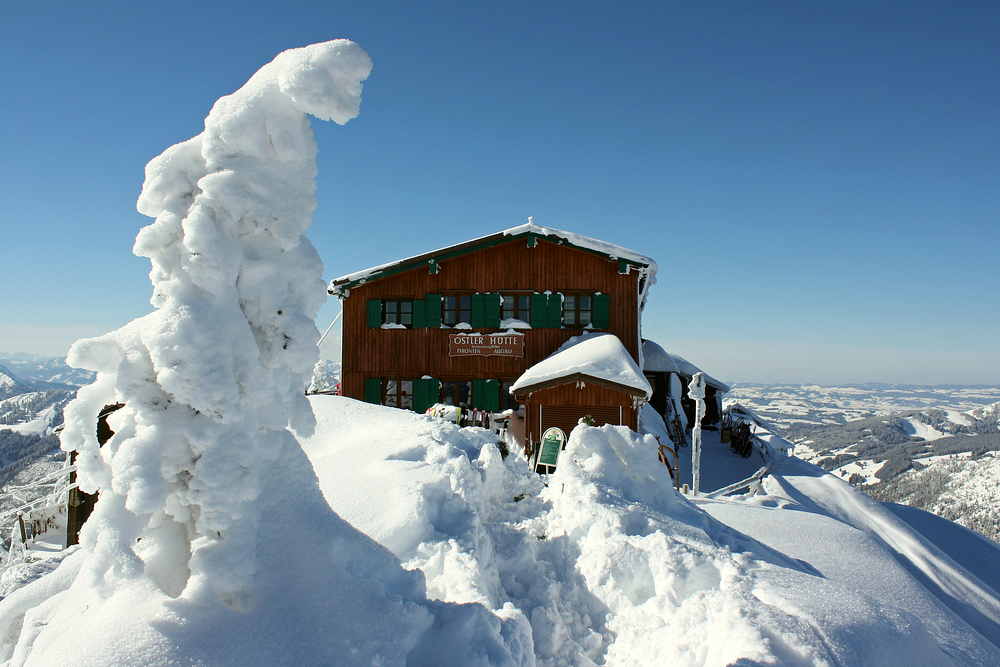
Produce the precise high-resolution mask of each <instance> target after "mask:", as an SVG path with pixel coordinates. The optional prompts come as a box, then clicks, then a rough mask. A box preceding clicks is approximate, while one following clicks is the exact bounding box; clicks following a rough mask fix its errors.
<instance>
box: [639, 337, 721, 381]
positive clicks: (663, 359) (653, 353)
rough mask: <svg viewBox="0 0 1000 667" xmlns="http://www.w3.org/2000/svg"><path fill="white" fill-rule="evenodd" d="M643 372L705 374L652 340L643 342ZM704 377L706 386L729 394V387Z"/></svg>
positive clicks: (689, 375) (707, 376) (709, 376)
mask: <svg viewBox="0 0 1000 667" xmlns="http://www.w3.org/2000/svg"><path fill="white" fill-rule="evenodd" d="M642 370H643V371H644V372H647V373H677V374H678V375H683V376H685V377H694V374H695V373H704V371H702V370H701V369H700V368H698V367H697V366H695V365H694V364H692V363H691V362H690V361H688V360H687V359H685V358H684V357H681V356H679V355H676V354H673V353H670V352H667V351H666V350H664V349H663V348H662V347H660V346H659V345H658V344H656V343H654V342H653V341H651V340H644V341H642ZM704 377H705V384H707V385H709V386H710V387H715V388H716V389H717V390H719V391H721V392H722V393H724V394H725V393H727V392H729V386H728V385H726V384H724V383H722V382H719V381H718V380H716V379H715V378H713V377H712V376H711V375H709V374H708V373H705V375H704Z"/></svg>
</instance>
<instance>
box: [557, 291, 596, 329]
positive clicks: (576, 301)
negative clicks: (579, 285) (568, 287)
mask: <svg viewBox="0 0 1000 667" xmlns="http://www.w3.org/2000/svg"><path fill="white" fill-rule="evenodd" d="M595 295H596V292H563V293H562V325H563V327H565V328H567V329H586V328H588V327H590V328H591V329H594V328H596V327H595V325H594V296H595ZM584 298H585V299H587V300H588V301H589V303H590V306H589V307H588V308H581V307H580V300H581V299H584ZM570 300H572V303H573V306H572V307H567V304H569V303H570ZM567 313H572V315H573V320H574V321H573V323H572V324H570V323H569V322H567V321H566V320H567V318H566V314H567ZM581 313H586V314H587V322H586V323H585V324H580V319H581V317H580V314H581Z"/></svg>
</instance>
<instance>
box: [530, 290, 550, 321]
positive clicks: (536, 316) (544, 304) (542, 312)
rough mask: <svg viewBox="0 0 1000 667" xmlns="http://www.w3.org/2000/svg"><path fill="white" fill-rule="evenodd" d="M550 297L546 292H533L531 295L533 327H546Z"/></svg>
mask: <svg viewBox="0 0 1000 667" xmlns="http://www.w3.org/2000/svg"><path fill="white" fill-rule="evenodd" d="M548 313H549V307H548V297H547V296H546V295H545V294H538V293H535V294H532V295H531V322H529V323H528V324H530V325H531V326H532V328H535V329H544V328H545V327H546V326H548V325H547V324H546V322H547V320H548Z"/></svg>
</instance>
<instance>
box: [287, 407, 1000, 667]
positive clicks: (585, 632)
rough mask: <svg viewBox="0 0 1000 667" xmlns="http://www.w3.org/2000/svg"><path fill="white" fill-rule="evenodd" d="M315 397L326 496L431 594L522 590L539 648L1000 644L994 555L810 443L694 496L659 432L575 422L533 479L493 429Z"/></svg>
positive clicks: (766, 654)
mask: <svg viewBox="0 0 1000 667" xmlns="http://www.w3.org/2000/svg"><path fill="white" fill-rule="evenodd" d="M311 402H312V405H313V408H314V410H315V412H316V414H317V418H318V427H317V430H316V434H315V435H314V436H312V437H311V438H309V439H307V440H305V441H304V447H305V449H306V451H307V454H308V455H309V457H310V460H311V461H312V462H313V465H314V467H315V469H316V471H317V474H318V476H319V479H320V485H321V488H322V489H323V493H324V495H325V496H326V498H327V500H328V501H329V502H330V504H331V506H332V507H333V508H334V509H336V511H337V512H338V513H339V514H341V515H342V516H344V517H345V518H346V519H347V520H348V521H350V522H351V523H352V524H353V525H355V526H357V527H358V528H360V529H361V530H363V531H364V532H366V533H368V534H370V535H372V536H373V537H375V538H376V539H377V540H378V541H379V542H381V543H382V544H384V545H385V546H387V547H388V548H389V549H390V550H392V551H393V552H394V553H395V554H396V555H397V556H398V557H399V558H400V559H401V560H402V561H403V562H404V563H405V564H406V567H410V568H418V569H421V570H422V571H423V572H424V573H425V575H426V577H427V581H428V591H429V593H430V594H432V595H433V596H436V597H440V598H442V599H445V600H455V601H473V600H474V601H478V602H481V603H483V604H484V605H487V606H488V607H490V608H492V609H494V610H499V611H502V610H504V609H507V610H510V608H511V607H513V608H516V609H518V610H520V611H521V612H522V613H523V614H524V616H525V617H526V618H528V619H529V620H530V622H531V631H532V641H533V643H534V650H535V658H536V660H537V663H538V664H540V665H573V664H608V665H614V664H618V665H662V664H675V665H726V664H733V663H736V664H829V665H834V664H840V665H852V664H865V665H898V664H911V663H912V664H916V665H942V664H966V665H984V664H995V663H997V662H998V661H1000V650H998V648H997V644H998V643H1000V599H998V596H997V593H996V592H995V590H993V589H992V588H991V587H990V586H989V585H987V584H986V583H984V582H983V581H982V580H980V579H979V578H977V577H976V576H975V572H976V571H977V569H978V568H986V567H989V566H991V563H988V562H982V561H975V562H973V563H971V566H970V563H968V562H967V563H965V564H963V565H959V564H958V563H956V562H955V561H954V560H952V559H951V558H950V557H949V556H948V555H946V553H945V552H944V551H942V550H941V549H940V548H938V547H937V546H935V545H934V544H933V542H932V541H930V540H928V539H925V538H924V537H923V536H921V535H920V534H919V532H918V531H916V530H914V529H913V528H911V527H910V526H909V525H908V524H906V523H904V522H903V521H900V520H898V519H896V518H895V516H893V515H892V514H891V513H889V512H887V511H885V510H883V509H881V507H880V506H879V505H878V503H875V502H874V501H872V500H870V499H869V498H867V497H866V496H864V494H861V493H860V492H858V491H857V490H855V489H853V488H852V487H851V486H850V485H848V484H846V483H844V482H843V481H841V480H839V479H838V478H837V477H835V476H833V475H830V474H828V473H825V472H824V471H822V470H821V469H819V468H817V467H815V466H812V465H810V464H807V463H805V462H802V461H799V460H797V459H794V458H789V459H786V460H784V461H783V462H781V463H780V464H779V465H778V466H776V467H775V469H774V474H773V476H771V477H769V478H767V481H766V482H765V485H764V494H763V495H758V496H755V497H751V498H747V497H743V498H736V499H720V500H700V499H699V500H694V501H692V500H690V499H686V498H684V497H682V496H680V495H678V494H676V493H674V491H673V490H672V486H671V480H670V479H669V477H668V475H667V473H666V469H665V468H664V467H663V466H662V465H661V464H659V463H658V462H657V461H656V458H655V449H656V448H655V445H654V444H653V442H652V441H649V442H647V441H646V440H645V439H643V438H639V437H637V436H634V435H633V434H630V433H629V432H628V431H627V430H625V429H621V428H616V427H602V428H599V429H597V428H588V427H579V428H578V429H576V430H575V431H574V432H573V434H572V435H571V437H570V442H569V444H568V446H567V449H566V450H565V451H564V452H563V454H562V456H561V457H560V465H559V468H558V469H557V472H556V473H555V474H554V475H552V476H551V477H550V478H548V480H547V483H543V480H542V479H541V478H538V477H536V476H534V475H532V474H530V473H528V471H527V465H526V464H525V462H524V461H523V460H520V459H518V458H517V456H516V455H512V456H511V457H509V458H508V459H507V461H505V462H503V461H501V460H500V456H499V453H498V451H497V449H496V448H495V447H494V446H493V445H492V443H491V441H492V436H490V435H489V434H487V433H486V432H485V431H482V430H478V429H458V428H457V427H455V426H454V425H452V424H448V423H444V422H440V421H434V420H432V419H431V418H428V417H425V416H419V415H413V414H412V413H408V412H405V411H400V410H394V409H391V408H383V407H379V406H371V405H366V404H362V403H359V402H356V401H352V400H350V399H344V398H338V397H331V396H317V397H313V398H312V399H311ZM546 484H547V485H546ZM962 540H963V541H962V542H960V543H954V544H952V548H953V549H955V550H958V551H960V552H961V551H965V550H966V548H972V547H977V546H978V545H980V544H982V543H983V542H985V540H983V538H981V537H979V536H977V535H975V534H973V533H967V534H965V535H963V536H962ZM990 581H992V579H991V580H990ZM740 660H742V662H738V661H740Z"/></svg>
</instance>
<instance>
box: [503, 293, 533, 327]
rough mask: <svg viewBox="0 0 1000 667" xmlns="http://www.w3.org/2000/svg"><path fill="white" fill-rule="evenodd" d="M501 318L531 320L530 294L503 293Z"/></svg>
mask: <svg viewBox="0 0 1000 667" xmlns="http://www.w3.org/2000/svg"><path fill="white" fill-rule="evenodd" d="M503 319H505V320H521V321H522V322H530V321H531V295H530V294H504V295H503Z"/></svg>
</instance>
